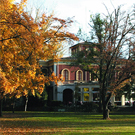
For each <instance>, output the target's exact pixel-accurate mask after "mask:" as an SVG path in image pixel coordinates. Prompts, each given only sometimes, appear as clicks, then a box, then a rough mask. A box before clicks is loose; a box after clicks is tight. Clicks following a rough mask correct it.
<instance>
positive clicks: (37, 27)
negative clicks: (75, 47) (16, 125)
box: [0, 0, 77, 98]
mask: <svg viewBox="0 0 135 135" xmlns="http://www.w3.org/2000/svg"><path fill="white" fill-rule="evenodd" d="M12 2H13V0H0V68H1V71H0V74H1V78H0V79H1V82H0V84H1V85H0V87H1V89H0V93H1V94H2V93H3V95H6V94H8V95H10V96H13V95H14V96H16V97H17V98H18V97H20V96H22V95H25V96H27V95H28V93H29V92H31V93H32V94H33V95H35V93H36V92H38V93H40V94H41V93H42V92H43V90H44V84H45V83H48V82H49V81H54V82H55V83H56V84H57V82H58V81H59V80H61V79H60V78H59V77H56V76H55V75H54V74H52V76H50V77H48V78H45V76H43V75H41V74H40V72H38V70H39V69H40V66H39V60H40V59H42V60H48V59H55V60H58V59H59V57H60V56H61V53H60V51H61V50H62V44H63V42H65V41H66V40H67V39H73V40H77V38H76V37H75V35H73V34H72V33H70V32H68V31H67V29H66V28H67V27H68V24H71V23H72V21H71V20H63V19H58V18H54V17H53V15H50V16H46V14H43V15H42V17H41V18H39V20H36V19H34V18H33V17H32V16H30V15H28V13H27V12H25V11H24V6H25V4H26V2H27V0H22V1H21V2H20V3H19V4H17V5H15V4H13V3H12Z"/></svg>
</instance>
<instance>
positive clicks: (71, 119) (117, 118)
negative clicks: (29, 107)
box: [0, 112, 135, 135]
mask: <svg viewBox="0 0 135 135" xmlns="http://www.w3.org/2000/svg"><path fill="white" fill-rule="evenodd" d="M134 114H135V112H132V113H125V114H124V113H112V114H110V118H111V119H110V120H103V119H102V114H98V113H84V112H81V113H80V112H76V113H75V112H15V113H14V114H12V113H11V112H4V113H3V117H2V118H0V133H1V134H2V135H48V134H52V135H135V115H134ZM1 134H0V135H1Z"/></svg>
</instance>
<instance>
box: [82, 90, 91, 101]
mask: <svg viewBox="0 0 135 135" xmlns="http://www.w3.org/2000/svg"><path fill="white" fill-rule="evenodd" d="M89 97H90V95H89V88H83V100H84V101H85V102H88V101H89Z"/></svg>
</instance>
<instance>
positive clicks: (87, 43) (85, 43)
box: [70, 41, 93, 48]
mask: <svg viewBox="0 0 135 135" xmlns="http://www.w3.org/2000/svg"><path fill="white" fill-rule="evenodd" d="M90 44H93V42H86V41H85V42H81V43H77V44H75V45H73V46H71V47H70V48H74V47H75V46H78V45H90Z"/></svg>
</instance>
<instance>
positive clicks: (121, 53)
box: [73, 6, 135, 119]
mask: <svg viewBox="0 0 135 135" xmlns="http://www.w3.org/2000/svg"><path fill="white" fill-rule="evenodd" d="M120 9H121V6H119V7H118V8H117V9H115V10H114V12H112V13H111V14H110V13H109V11H108V10H107V11H108V15H107V16H105V17H103V18H102V17H101V15H100V14H96V15H95V16H91V22H90V24H89V25H90V27H91V28H92V32H93V35H92V37H93V38H92V39H93V42H89V43H88V42H85V48H84V49H83V51H81V52H78V53H76V54H74V55H73V57H74V60H75V61H74V63H73V64H74V65H79V66H80V68H82V69H84V70H86V71H89V72H91V73H92V74H94V76H95V77H96V78H98V81H99V85H100V99H101V104H102V108H103V119H107V118H109V113H108V112H109V109H108V103H109V100H110V97H111V96H112V95H113V94H114V92H115V91H116V90H118V89H120V88H121V87H123V86H124V85H125V84H126V83H127V82H128V81H129V79H130V78H131V77H132V76H133V75H134V70H135V69H134V64H135V63H134V61H133V60H132V57H131V55H127V54H129V51H128V49H127V47H126V46H129V45H130V46H132V47H130V48H132V50H133V49H134V46H133V45H134V33H135V24H134V21H135V19H134V12H130V14H126V12H121V10H120ZM131 41H132V44H131ZM126 50H127V52H126Z"/></svg>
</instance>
